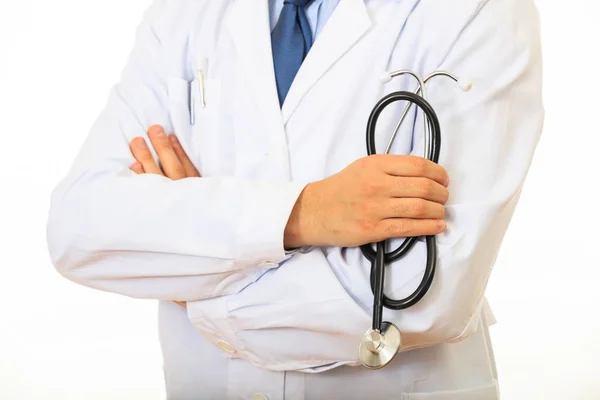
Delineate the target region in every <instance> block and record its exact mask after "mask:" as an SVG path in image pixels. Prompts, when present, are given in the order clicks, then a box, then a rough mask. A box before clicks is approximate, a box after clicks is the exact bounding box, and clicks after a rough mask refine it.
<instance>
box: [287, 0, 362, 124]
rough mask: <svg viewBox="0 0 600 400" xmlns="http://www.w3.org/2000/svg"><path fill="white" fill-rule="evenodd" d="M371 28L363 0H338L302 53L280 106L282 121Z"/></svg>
mask: <svg viewBox="0 0 600 400" xmlns="http://www.w3.org/2000/svg"><path fill="white" fill-rule="evenodd" d="M370 27H371V19H370V18H369V14H368V12H367V9H366V7H365V4H364V1H363V0H342V1H340V3H339V4H338V5H337V7H336V9H335V11H334V12H333V14H332V15H331V16H330V17H329V20H328V21H327V24H325V27H324V28H323V31H322V32H321V33H320V34H319V37H318V38H317V40H316V41H315V43H314V45H313V46H312V48H311V49H310V51H309V53H308V55H307V56H306V58H305V60H304V62H303V63H302V66H301V67H300V70H299V71H298V74H297V75H296V77H295V79H294V82H293V83H292V86H291V87H290V90H289V92H288V94H287V97H286V98H285V101H284V103H283V107H282V113H283V120H284V123H285V122H287V121H288V119H289V118H290V117H291V115H292V113H293V112H294V111H295V110H296V108H297V107H298V105H299V104H300V102H301V101H302V98H303V97H304V96H305V95H306V93H308V91H309V90H310V89H311V88H312V87H313V85H314V84H315V83H316V82H318V80H319V79H321V77H322V76H323V75H324V74H325V73H326V72H327V70H328V69H329V68H330V67H331V66H332V65H333V64H334V63H335V62H336V61H338V60H339V59H340V58H341V57H342V56H343V55H344V54H345V53H346V52H348V50H349V49H351V48H352V46H354V45H355V44H356V43H357V42H358V41H359V39H360V38H361V37H362V36H363V35H364V34H365V33H366V32H367V31H368V30H369V28H370Z"/></svg>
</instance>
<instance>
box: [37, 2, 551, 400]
mask: <svg viewBox="0 0 600 400" xmlns="http://www.w3.org/2000/svg"><path fill="white" fill-rule="evenodd" d="M284 3H285V5H284ZM538 30H539V27H538V19H537V13H536V10H535V8H534V5H533V1H532V0H456V1H442V0H420V1H419V0H402V1H399V0H398V1H390V0H343V1H339V0H337V1H336V0H314V1H306V0H305V1H301V0H295V1H291V0H286V1H285V2H284V1H282V0H271V1H267V0H227V1H226V0H223V1H217V0H213V1H211V0H206V1H199V0H171V1H167V0H155V1H154V2H153V4H152V6H151V7H150V8H149V9H148V11H147V13H146V15H145V19H144V21H143V23H142V24H141V25H140V27H139V29H138V35H137V40H136V44H135V47H134V49H133V51H132V53H131V56H130V58H129V61H128V63H127V66H126V67H125V69H124V71H123V74H122V76H121V80H120V82H119V83H118V84H117V85H116V86H115V87H114V88H113V90H112V91H111V94H110V98H109V100H108V104H107V106H106V108H105V109H104V110H103V111H102V113H101V114H100V116H99V118H98V119H97V121H96V123H95V124H94V126H93V128H92V130H91V132H90V133H89V135H88V137H87V140H86V141H85V143H84V145H83V147H82V149H81V151H80V152H79V154H78V156H77V158H76V160H75V162H74V164H73V166H72V168H71V170H70V171H69V173H68V175H67V176H66V177H65V178H64V180H63V181H62V182H61V183H60V184H59V185H58V187H57V188H56V189H55V191H54V192H53V194H52V206H51V210H50V215H49V221H48V242H49V249H50V254H51V257H52V260H53V263H54V265H55V266H56V268H57V269H58V271H59V272H60V273H61V274H63V275H64V276H65V277H66V278H68V279H70V280H72V281H74V282H77V283H79V284H82V285H86V286H89V287H91V288H95V289H99V290H104V291H110V292H115V293H121V294H123V295H126V296H131V297H135V298H145V299H159V300H161V302H160V317H159V318H160V338H161V344H162V348H163V354H164V369H165V377H166V387H167V393H168V398H169V399H176V400H178V399H256V400H261V399H262V400H266V399H269V400H283V399H286V400H301V399H306V400H308V399H344V400H349V399H378V398H381V399H385V398H389V399H414V400H416V399H420V400H442V399H443V400H491V399H497V398H498V384H497V377H496V371H495V365H494V357H493V352H492V347H491V344H490V340H489V336H488V326H489V325H490V324H491V323H493V317H492V315H491V312H490V310H489V307H488V306H487V303H486V301H485V298H484V293H485V288H486V284H487V281H488V278H489V276H490V273H491V270H492V267H493V265H494V261H495V258H496V255H497V253H498V251H499V248H500V245H501V242H502V238H503V235H504V233H505V231H506V229H507V227H508V224H509V221H510V219H511V216H512V214H513V211H514V209H515V206H516V204H517V200H518V198H519V194H520V192H521V189H522V187H523V182H524V179H525V177H526V174H527V171H528V168H529V165H530V162H531V159H532V156H533V154H534V149H535V147H536V144H537V141H538V137H539V135H540V131H541V127H542V121H543V114H544V113H543V106H542V102H541V55H540V41H539V33H538ZM438 68H440V69H446V70H448V71H450V72H453V73H455V74H457V75H459V76H464V77H468V78H469V79H471V80H472V81H473V83H474V88H473V90H472V91H471V92H470V93H468V94H465V93H462V92H461V91H460V90H457V89H456V86H455V85H453V84H452V83H451V82H449V81H445V80H438V81H434V82H432V83H431V85H430V86H429V98H430V101H431V102H432V104H433V106H434V107H435V108H436V110H437V112H438V115H439V118H440V123H441V126H442V140H443V142H442V143H443V144H442V152H441V157H440V165H441V166H437V165H434V164H432V163H429V162H426V161H425V160H423V159H421V158H420V157H418V156H420V155H422V149H423V140H424V139H423V134H422V130H421V127H422V121H421V120H420V118H421V117H420V116H413V118H411V121H412V123H411V125H410V126H409V124H406V126H405V127H404V128H403V130H402V131H401V132H400V136H399V138H398V139H397V140H396V142H395V145H394V148H393V151H392V153H393V154H395V155H391V156H373V157H368V158H366V157H365V126H366V122H367V118H368V116H369V113H370V111H371V108H372V107H373V105H374V104H375V103H376V102H377V101H378V100H379V99H380V98H381V97H382V96H384V95H385V94H387V93H390V92H392V91H396V90H413V89H414V87H415V84H414V81H413V80H411V79H409V78H406V79H405V80H403V78H397V79H395V80H393V81H392V82H389V83H386V82H383V81H382V80H381V79H380V77H381V75H382V73H384V72H385V71H390V70H396V69H413V70H415V71H417V72H419V73H421V74H423V75H426V74H427V73H429V72H431V71H433V70H436V69H438ZM398 107H400V106H398ZM399 110H400V109H399V108H397V109H396V110H394V111H395V112H394V113H392V112H387V114H384V115H383V117H382V119H381V125H380V126H381V129H380V132H379V138H378V140H380V143H381V144H380V146H383V145H384V143H387V140H388V139H389V133H390V132H391V130H393V127H394V125H395V122H396V118H397V115H398V112H397V111H399ZM413 128H414V129H413ZM442 166H443V167H442ZM437 233H439V235H438V236H437V238H438V257H439V258H438V272H437V274H436V277H435V280H434V282H433V285H432V287H431V290H430V291H429V293H428V294H427V295H426V297H425V298H424V299H423V300H422V301H421V302H420V303H418V304H417V305H416V306H414V307H412V308H410V309H408V310H405V311H389V310H386V311H385V313H386V314H385V315H384V317H385V319H387V320H390V321H392V322H394V323H395V324H396V325H398V327H399V328H400V330H401V331H402V333H403V339H404V343H403V347H402V348H401V352H400V354H399V355H398V356H397V357H396V359H395V360H394V362H393V363H392V364H391V365H389V366H388V367H386V368H385V369H383V370H378V371H369V370H366V369H364V368H362V367H358V366H357V365H358V359H357V349H358V344H359V342H360V338H361V337H362V335H363V333H364V331H365V330H366V328H368V327H369V326H370V323H371V307H372V302H373V297H372V294H371V291H370V288H369V279H368V277H369V267H370V265H369V263H368V261H367V260H366V259H364V258H363V257H362V255H361V252H360V249H359V248H357V247H356V246H358V245H361V244H364V243H368V242H372V241H378V240H381V239H385V238H393V240H394V241H401V240H403V239H402V237H405V236H418V235H423V234H437ZM424 259H425V246H424V242H419V243H418V244H417V246H416V247H415V248H414V249H413V250H412V251H411V253H410V254H409V256H407V257H405V258H403V259H401V260H398V261H397V262H396V263H395V264H394V265H393V266H391V267H390V268H389V269H388V271H389V272H388V273H387V288H386V292H387V293H388V294H389V295H390V296H391V297H403V295H406V294H407V293H410V292H411V291H412V290H413V289H414V288H415V286H416V285H417V284H418V282H419V280H420V278H421V275H422V272H423V268H424V265H425V263H424ZM523 267H524V268H525V267H526V266H523ZM175 302H178V303H179V304H176V303H175Z"/></svg>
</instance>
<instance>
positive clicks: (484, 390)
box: [401, 382, 500, 400]
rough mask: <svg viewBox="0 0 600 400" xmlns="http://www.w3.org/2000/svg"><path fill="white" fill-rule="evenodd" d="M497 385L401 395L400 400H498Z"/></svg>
mask: <svg viewBox="0 0 600 400" xmlns="http://www.w3.org/2000/svg"><path fill="white" fill-rule="evenodd" d="M499 398H500V395H499V393H498V384H497V383H496V382H494V383H492V384H490V385H488V386H482V387H477V388H471V389H461V390H451V391H441V392H430V393H402V397H401V399H402V400H498V399H499Z"/></svg>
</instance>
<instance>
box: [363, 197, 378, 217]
mask: <svg viewBox="0 0 600 400" xmlns="http://www.w3.org/2000/svg"><path fill="white" fill-rule="evenodd" d="M359 207H360V212H361V216H362V219H363V220H370V219H371V217H372V216H373V215H374V214H375V211H376V210H377V204H375V202H374V201H369V200H367V201H363V202H362V203H360V206H359Z"/></svg>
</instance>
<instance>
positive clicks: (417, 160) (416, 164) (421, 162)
mask: <svg viewBox="0 0 600 400" xmlns="http://www.w3.org/2000/svg"><path fill="white" fill-rule="evenodd" d="M410 162H411V166H412V168H413V169H414V171H415V173H416V174H417V175H420V176H423V175H425V173H426V172H427V161H426V160H425V159H424V158H421V157H412V158H411V159H410Z"/></svg>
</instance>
